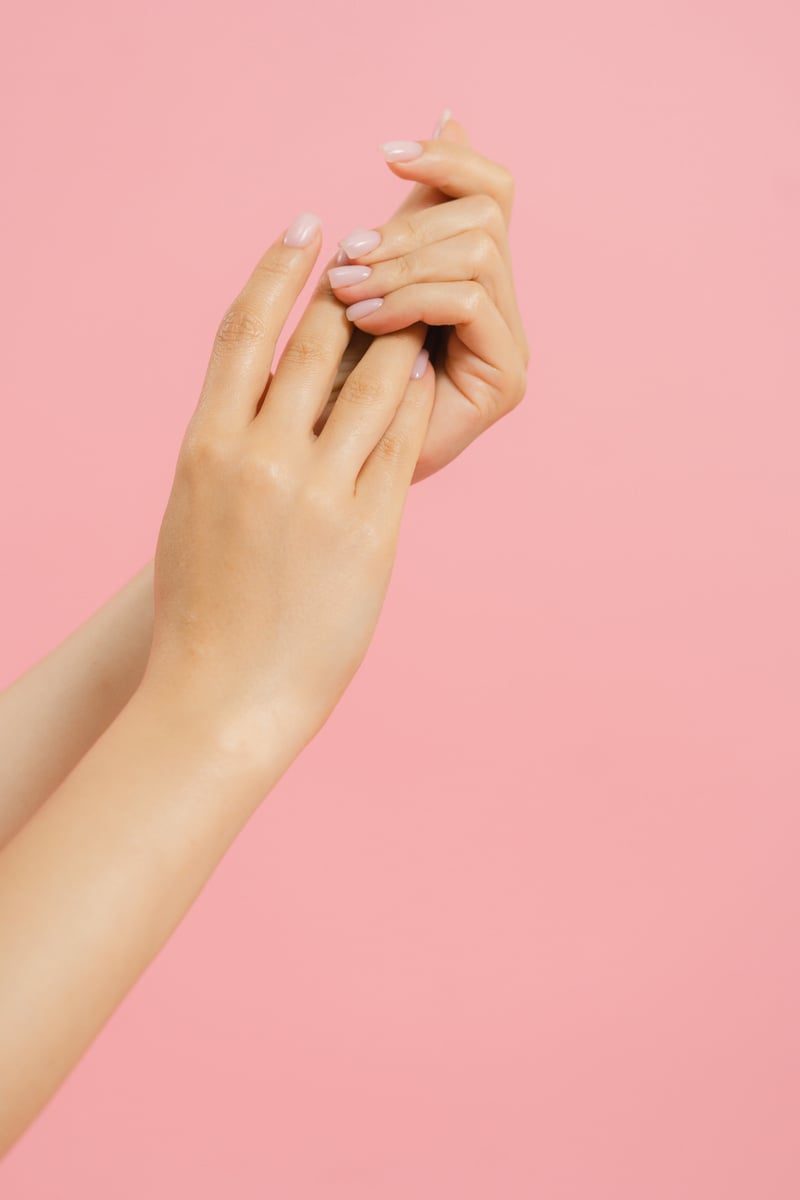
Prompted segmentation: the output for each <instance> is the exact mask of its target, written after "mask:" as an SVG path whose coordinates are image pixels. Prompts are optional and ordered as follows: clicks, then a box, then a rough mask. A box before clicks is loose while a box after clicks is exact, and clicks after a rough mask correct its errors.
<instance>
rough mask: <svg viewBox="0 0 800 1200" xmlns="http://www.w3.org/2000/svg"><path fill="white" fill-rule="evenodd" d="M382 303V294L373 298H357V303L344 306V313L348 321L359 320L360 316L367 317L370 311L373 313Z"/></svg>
mask: <svg viewBox="0 0 800 1200" xmlns="http://www.w3.org/2000/svg"><path fill="white" fill-rule="evenodd" d="M382 304H383V296H376V297H375V299H374V300H359V301H358V303H357V304H351V305H350V307H349V308H346V309H345V310H344V315H345V316H346V317H347V319H348V321H359V320H360V319H361V317H368V316H369V314H370V313H374V312H375V310H376V309H378V308H380V306H381V305H382Z"/></svg>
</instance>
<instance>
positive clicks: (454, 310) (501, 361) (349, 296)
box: [330, 120, 529, 482]
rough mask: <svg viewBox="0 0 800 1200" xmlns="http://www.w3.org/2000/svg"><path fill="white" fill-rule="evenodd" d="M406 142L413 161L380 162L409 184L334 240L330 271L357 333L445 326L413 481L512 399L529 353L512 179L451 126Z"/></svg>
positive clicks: (522, 384)
mask: <svg viewBox="0 0 800 1200" xmlns="http://www.w3.org/2000/svg"><path fill="white" fill-rule="evenodd" d="M406 145H411V144H406ZM413 146H414V147H415V146H422V153H421V155H419V156H418V157H416V158H413V159H407V160H406V161H390V163H389V165H390V167H391V169H392V170H393V171H394V173H395V174H397V175H399V176H400V177H402V178H405V179H415V180H417V181H418V184H417V187H416V188H414V190H413V191H412V193H411V194H410V195H409V197H408V198H407V199H406V201H405V202H404V204H403V205H401V207H400V209H399V210H398V212H397V213H395V215H394V216H393V217H392V218H391V219H390V220H389V221H388V222H387V223H386V224H385V225H381V226H378V227H377V228H376V229H375V230H372V231H370V230H356V231H354V233H353V234H352V235H350V237H349V239H348V238H345V239H343V240H342V242H341V243H340V244H341V245H342V247H343V249H344V250H345V251H346V258H345V259H344V261H343V262H339V263H337V264H336V265H335V266H334V267H333V268H332V270H331V272H330V274H331V285H332V287H333V290H334V292H335V294H336V295H337V296H338V297H339V299H340V300H341V301H342V302H343V303H344V304H345V305H346V306H347V313H348V316H349V317H350V319H351V320H352V321H353V322H354V323H355V324H356V326H357V328H358V329H359V330H360V331H361V332H362V334H370V335H377V334H383V333H386V332H388V331H390V330H397V329H401V328H403V327H405V326H406V325H408V324H410V323H412V322H417V321H424V322H426V323H427V324H428V325H434V326H445V327H447V326H451V327H452V328H447V329H444V330H442V332H443V333H444V334H445V338H444V341H443V344H442V345H441V352H440V353H437V351H436V350H435V349H434V350H433V351H432V361H433V363H434V366H435V368H436V400H435V406H434V410H433V414H432V416H431V420H430V424H429V426H428V430H427V433H426V436H425V441H424V444H423V447H422V450H421V453H420V459H419V462H418V464H417V467H416V468H415V471H414V476H413V482H416V481H417V480H419V479H423V478H425V476H426V475H429V474H431V473H432V472H433V471H436V470H438V469H439V468H440V467H442V466H444V465H445V464H446V463H448V462H450V461H451V460H452V459H453V458H455V457H456V455H457V454H459V453H460V452H461V451H462V450H463V449H464V448H465V447H466V446H467V445H468V444H469V443H470V442H471V441H473V440H474V439H475V438H476V437H477V436H478V435H479V434H480V433H481V432H483V430H484V429H486V428H487V427H488V426H489V425H491V424H492V423H493V422H494V421H496V420H498V419H499V418H500V417H501V416H504V415H505V414H506V413H507V412H509V411H510V410H511V409H512V408H514V407H515V406H516V404H518V403H519V401H520V400H521V399H522V397H523V395H524V394H525V388H526V384H527V365H528V359H529V350H528V343H527V339H526V336H525V332H524V329H523V326H522V321H521V317H520V313H519V309H518V306H517V301H516V297H515V294H514V286H513V281H512V272H511V257H510V250H509V245H508V225H509V222H510V217H511V205H512V197H513V178H512V176H511V175H510V173H509V172H508V171H507V169H506V168H505V167H502V166H500V165H498V164H497V163H494V162H491V161H490V160H489V159H486V158H483V157H481V156H480V155H478V154H477V153H476V152H475V151H474V150H472V149H471V148H470V146H469V141H468V138H467V135H466V131H465V130H464V128H463V126H461V125H459V124H458V123H457V122H455V121H452V120H451V121H449V122H447V123H446V124H445V127H444V131H443V135H442V137H440V138H438V139H436V140H434V139H430V140H428V141H426V142H422V143H415V144H413ZM412 148H413V147H412ZM370 247H371V248H370ZM367 268H369V271H368V272H367ZM357 275H358V276H362V278H359V279H358V280H356V276H357ZM429 341H430V338H429ZM362 344H363V343H362Z"/></svg>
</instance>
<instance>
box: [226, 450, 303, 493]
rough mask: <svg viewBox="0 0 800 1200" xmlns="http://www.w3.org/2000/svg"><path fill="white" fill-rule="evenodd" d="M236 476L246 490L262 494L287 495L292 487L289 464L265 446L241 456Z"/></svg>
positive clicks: (247, 451)
mask: <svg viewBox="0 0 800 1200" xmlns="http://www.w3.org/2000/svg"><path fill="white" fill-rule="evenodd" d="M236 478H237V482H238V484H239V486H240V487H241V488H242V489H243V490H244V491H246V492H257V493H259V494H262V495H263V494H264V493H269V494H271V495H286V494H288V493H289V492H290V491H291V488H292V473H291V470H290V468H289V464H288V463H286V462H284V461H283V460H282V459H280V458H278V457H276V456H273V455H271V454H267V453H265V452H264V450H263V448H257V449H249V450H246V451H245V452H244V453H243V454H241V455H240V456H239V459H238V461H237V466H236Z"/></svg>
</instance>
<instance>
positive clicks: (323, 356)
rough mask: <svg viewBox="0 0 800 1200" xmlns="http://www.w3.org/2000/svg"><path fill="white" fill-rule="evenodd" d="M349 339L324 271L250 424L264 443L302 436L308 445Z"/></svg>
mask: <svg viewBox="0 0 800 1200" xmlns="http://www.w3.org/2000/svg"><path fill="white" fill-rule="evenodd" d="M336 261H337V256H334V257H332V258H331V259H330V260H329V263H328V267H329V268H330V267H332V266H333V264H334V263H335V262H336ZM352 335H353V326H352V324H351V323H350V321H348V319H347V317H346V316H345V313H344V310H343V308H342V305H341V303H340V302H339V301H338V300H337V298H336V296H335V295H334V294H333V292H332V290H331V285H330V280H329V278H328V270H325V271H323V272H322V275H321V276H320V278H319V280H318V282H317V286H316V288H315V289H314V292H313V295H312V297H311V299H310V301H309V303H308V306H307V307H306V310H305V312H304V313H303V314H302V316H301V317H300V320H299V321H298V323H297V326H296V327H295V329H294V331H293V333H292V334H291V336H290V337H289V340H288V341H287V343H286V345H285V347H284V349H283V353H282V354H281V357H280V359H279V360H278V364H277V366H276V368H275V373H274V375H273V378H272V380H271V381H270V383H269V387H268V389H267V394H266V396H265V398H264V403H263V405H262V407H261V409H260V411H259V413H258V415H257V418H256V422H255V423H256V424H258V426H259V427H260V428H259V430H258V432H259V433H261V432H262V431H263V433H264V436H265V437H267V438H270V439H271V438H273V437H275V436H281V434H300V433H304V434H306V435H307V437H308V439H309V441H313V429H314V424H315V422H316V420H317V418H318V417H319V415H320V413H321V412H322V410H323V408H324V406H325V402H326V401H327V399H328V397H329V396H330V394H331V391H332V389H333V387H334V385H335V383H336V379H337V375H338V372H339V368H340V363H341V359H342V355H343V354H344V353H345V351H346V350H347V347H348V344H349V343H350V340H351V337H352ZM360 336H362V337H363V336H365V335H363V334H362V335H360Z"/></svg>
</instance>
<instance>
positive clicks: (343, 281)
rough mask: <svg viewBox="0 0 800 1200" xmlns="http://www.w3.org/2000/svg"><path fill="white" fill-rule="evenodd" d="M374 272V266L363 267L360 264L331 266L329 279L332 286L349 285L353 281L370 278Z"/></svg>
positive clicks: (361, 281)
mask: <svg viewBox="0 0 800 1200" xmlns="http://www.w3.org/2000/svg"><path fill="white" fill-rule="evenodd" d="M371 274H372V267H361V266H359V265H358V264H356V265H355V266H352V267H331V269H330V271H328V279H330V281H331V287H332V288H337V287H348V286H349V285H350V284H351V283H363V281H364V280H365V279H369V277H370V275H371Z"/></svg>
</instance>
